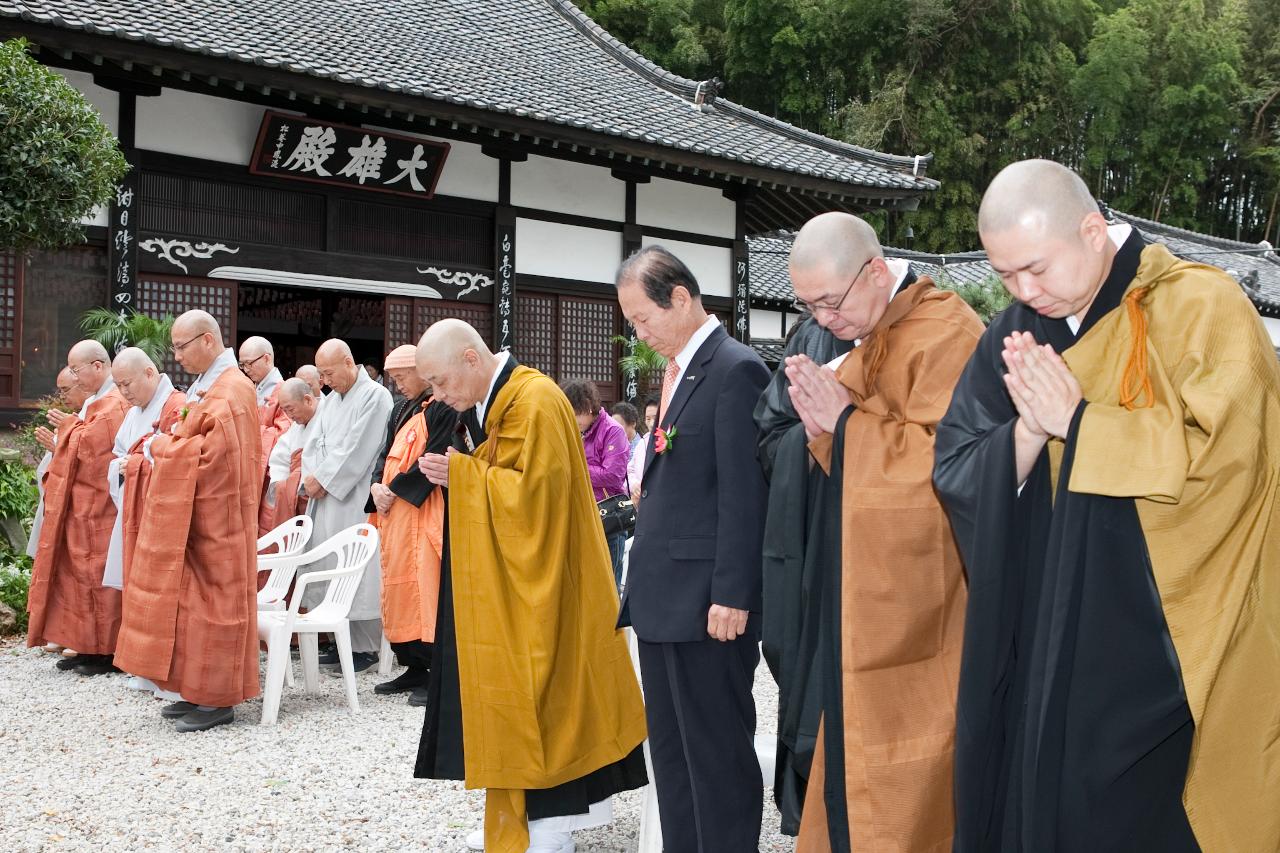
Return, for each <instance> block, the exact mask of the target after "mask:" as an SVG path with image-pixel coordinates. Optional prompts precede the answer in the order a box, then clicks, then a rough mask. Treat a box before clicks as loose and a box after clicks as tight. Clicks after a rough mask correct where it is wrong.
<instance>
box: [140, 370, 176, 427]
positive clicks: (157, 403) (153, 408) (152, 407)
mask: <svg viewBox="0 0 1280 853" xmlns="http://www.w3.org/2000/svg"><path fill="white" fill-rule="evenodd" d="M172 393H173V382H172V381H171V380H170V379H169V374H167V373H161V374H160V382H159V383H158V384H157V385H156V393H154V394H152V395H151V402H149V403H147V404H146V405H145V406H143V407H141V413H142V419H143V421H145V422H146V424H147V426H148V427H150V425H151V422H152V421H156V420H159V417H160V410H161V409H163V408H164V404H165V401H166V400H168V399H169V395H170V394H172ZM135 408H137V407H135ZM153 416H154V417H153Z"/></svg>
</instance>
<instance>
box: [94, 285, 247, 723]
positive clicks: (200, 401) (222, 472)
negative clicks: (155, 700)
mask: <svg viewBox="0 0 1280 853" xmlns="http://www.w3.org/2000/svg"><path fill="white" fill-rule="evenodd" d="M171 335H172V338H173V353H174V357H175V358H176V359H177V361H178V364H180V365H182V367H183V369H184V370H186V371H187V372H188V373H192V374H196V380H195V382H193V383H192V384H191V387H190V388H189V389H188V390H187V399H186V403H185V405H184V406H183V407H182V409H181V410H180V411H179V418H180V420H179V422H178V423H177V424H176V425H175V426H174V428H173V429H172V431H171V432H169V433H164V434H160V433H157V434H155V435H152V436H151V437H150V438H148V439H147V440H146V442H145V443H144V445H143V453H144V456H145V458H146V459H147V460H148V461H150V462H151V464H152V469H151V476H150V484H149V486H148V488H147V495H146V507H145V509H146V512H145V514H144V515H143V516H142V520H141V524H140V526H139V528H138V536H137V546H136V548H135V551H134V554H133V557H132V560H131V561H130V564H129V576H128V579H127V582H126V583H125V590H124V595H125V604H124V613H125V617H124V622H123V624H122V625H121V627H120V642H119V646H118V649H117V653H116V656H117V662H118V664H119V666H120V668H121V669H123V670H125V671H126V672H130V673H133V674H134V675H137V676H141V677H142V678H147V679H150V680H151V681H153V682H154V683H155V684H156V685H157V686H158V687H159V688H160V689H161V690H166V691H170V692H174V693H178V694H179V695H181V697H182V699H181V701H178V702H174V703H172V704H170V705H166V706H165V707H164V709H163V710H162V711H161V712H160V713H161V715H162V716H163V717H165V718H166V719H172V720H175V721H176V728H177V730H178V731H179V732H195V731H203V730H205V729H210V728H213V727H214V726H220V725H226V724H228V723H230V722H232V721H233V720H234V718H235V711H234V706H235V705H237V704H239V703H240V702H243V701H245V700H246V699H251V698H253V697H254V696H256V695H258V626H257V615H258V610H257V528H258V497H259V494H260V493H261V483H262V476H261V472H262V467H261V463H260V461H259V459H258V456H259V454H260V453H261V452H262V443H261V440H260V434H259V430H258V417H257V401H256V400H255V399H254V395H253V383H252V382H250V381H249V380H248V379H247V378H245V376H244V374H242V373H241V372H240V371H239V370H236V369H235V367H236V359H235V352H234V351H233V350H231V349H230V348H228V347H226V346H225V345H224V344H223V339H222V330H221V329H220V328H219V327H218V322H217V321H216V320H215V319H214V318H213V317H212V316H210V315H209V314H207V313H206V312H204V311H199V310H197V311H188V312H186V313H185V314H183V315H182V316H180V317H179V318H178V319H177V320H176V321H174V324H173V330H172V332H171Z"/></svg>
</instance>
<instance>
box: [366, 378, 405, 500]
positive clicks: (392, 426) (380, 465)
mask: <svg viewBox="0 0 1280 853" xmlns="http://www.w3.org/2000/svg"><path fill="white" fill-rule="evenodd" d="M406 405H408V401H407V400H397V401H396V402H395V403H394V404H393V405H392V407H391V414H390V415H388V416H387V437H386V439H384V440H383V442H382V449H381V450H379V451H378V460H377V461H376V462H374V463H373V474H372V475H370V477H369V485H370V486H372V485H373V484H374V483H381V482H382V471H383V469H384V468H385V467H386V465H387V454H388V453H390V452H391V445H392V444H394V443H395V440H396V433H397V432H398V431H399V429H400V427H399V424H400V418H401V416H402V414H403V412H404V407H405V406H406ZM364 511H365V512H367V513H372V512H377V511H378V507H377V505H376V504H374V502H373V494H372V493H371V494H370V495H369V497H367V498H365V502H364Z"/></svg>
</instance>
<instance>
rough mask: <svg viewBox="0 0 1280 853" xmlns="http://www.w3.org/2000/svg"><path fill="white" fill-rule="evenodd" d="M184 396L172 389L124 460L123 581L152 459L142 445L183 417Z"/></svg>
mask: <svg viewBox="0 0 1280 853" xmlns="http://www.w3.org/2000/svg"><path fill="white" fill-rule="evenodd" d="M186 402H187V395H186V394H184V393H183V392H181V391H179V390H177V389H174V390H173V391H172V392H171V393H170V394H169V399H168V400H165V402H164V406H163V407H162V408H161V409H160V419H159V420H158V421H156V422H155V423H154V424H152V429H151V432H149V433H147V434H146V435H144V436H142V438H139V439H138V440H137V441H135V442H134V443H133V447H131V448H129V457H128V459H127V460H125V463H124V498H123V499H122V500H121V505H120V512H121V513H123V515H124V517H123V519H121V537H120V539H121V541H120V544H121V545H122V548H121V561H122V562H123V564H124V573H123V575H124V583H125V584H128V583H129V566H130V564H131V563H132V562H133V553H134V550H135V548H136V547H137V544H138V529H139V528H140V527H141V526H142V519H143V518H144V517H145V516H146V507H147V489H148V487H149V486H150V483H151V468H152V465H151V462H150V461H148V460H147V457H146V454H145V453H143V452H142V447H143V445H144V444H146V442H147V439H148V438H150V437H151V436H152V435H154V434H157V433H158V434H160V435H169V434H172V432H173V430H174V428H175V427H176V425H177V424H178V423H180V422H181V420H182V407H183V406H185V405H186Z"/></svg>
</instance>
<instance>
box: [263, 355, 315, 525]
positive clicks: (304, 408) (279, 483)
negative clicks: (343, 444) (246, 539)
mask: <svg viewBox="0 0 1280 853" xmlns="http://www.w3.org/2000/svg"><path fill="white" fill-rule="evenodd" d="M279 400H280V408H281V409H283V410H284V413H285V414H286V415H288V416H289V420H290V421H291V423H290V425H289V428H288V429H287V430H285V432H284V435H282V436H280V439H279V440H278V441H277V442H276V444H275V447H273V448H272V449H271V458H270V459H269V460H268V462H267V480H268V482H267V490H266V492H265V493H264V494H263V496H262V500H263V504H264V507H265V508H266V509H267V510H268V511H269V513H270V521H269V525H270V527H269V529H275V528H277V527H279V526H280V525H282V524H284V523H285V522H286V521H288V520H289V519H291V518H293V517H294V516H295V515H305V514H306V511H307V496H306V494H305V493H304V492H303V491H302V446H303V445H304V444H306V442H307V434H308V432H309V431H310V429H311V425H312V423H313V422H314V420H315V416H316V411H317V410H319V408H320V404H321V403H322V402H323V401H324V398H323V397H318V396H317V395H315V394H313V393H312V391H311V386H310V385H308V384H307V383H306V382H304V381H303V380H301V379H299V378H297V377H296V376H295V377H293V378H292V379H286V380H285V381H284V382H283V383H282V384H281V385H280V390H279ZM259 516H261V513H259ZM317 544H319V543H317Z"/></svg>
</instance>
